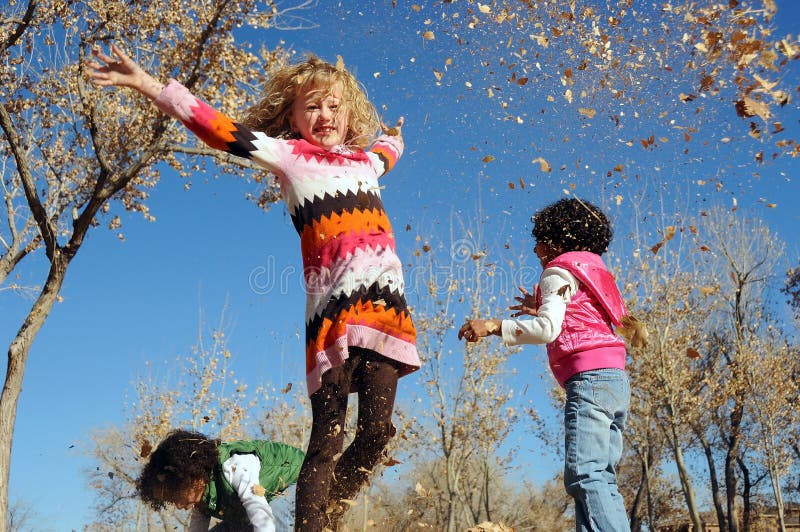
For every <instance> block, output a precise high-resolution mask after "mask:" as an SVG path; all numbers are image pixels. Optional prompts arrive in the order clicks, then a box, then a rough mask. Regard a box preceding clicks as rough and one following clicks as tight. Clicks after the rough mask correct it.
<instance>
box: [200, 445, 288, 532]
mask: <svg viewBox="0 0 800 532" xmlns="http://www.w3.org/2000/svg"><path fill="white" fill-rule="evenodd" d="M260 471H261V460H259V459H258V457H257V456H256V455H254V454H234V455H233V456H231V457H230V458H228V459H227V460H225V462H224V463H223V464H222V473H223V475H225V479H226V480H227V481H228V482H229V483H230V485H231V486H232V487H233V489H234V490H235V491H236V493H237V494H238V495H239V500H240V501H242V506H244V509H245V512H247V517H248V519H249V520H250V524H252V525H253V532H276V530H275V516H274V515H273V514H272V508H271V507H270V505H269V503H268V502H267V499H266V498H265V497H264V496H263V495H256V494H255V493H253V486H255V485H257V484H258V483H259V480H258V474H259V472H260ZM210 523H211V518H210V517H209V516H207V515H205V514H204V513H202V512H201V511H200V510H198V509H196V508H195V509H194V510H193V511H192V515H191V518H190V520H189V532H208V526H209V524H210Z"/></svg>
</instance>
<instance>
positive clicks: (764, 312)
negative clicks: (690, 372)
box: [696, 209, 783, 532]
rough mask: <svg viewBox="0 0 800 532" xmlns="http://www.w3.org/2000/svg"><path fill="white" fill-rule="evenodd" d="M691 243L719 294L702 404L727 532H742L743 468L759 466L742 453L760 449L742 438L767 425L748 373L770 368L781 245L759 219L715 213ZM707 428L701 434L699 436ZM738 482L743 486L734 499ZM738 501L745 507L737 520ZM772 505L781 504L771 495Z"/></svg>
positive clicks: (746, 514)
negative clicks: (718, 468)
mask: <svg viewBox="0 0 800 532" xmlns="http://www.w3.org/2000/svg"><path fill="white" fill-rule="evenodd" d="M696 238H697V249H698V250H699V251H700V252H701V254H702V255H703V258H704V262H705V268H706V269H707V271H709V272H718V277H717V279H718V283H719V290H718V291H717V292H716V293H715V294H714V295H715V297H716V298H717V300H718V301H719V304H718V305H716V307H715V309H716V310H715V311H714V312H711V313H710V314H709V315H708V319H706V322H705V323H706V327H707V338H708V343H707V346H708V357H707V360H706V364H707V365H708V367H707V369H706V371H707V372H708V375H709V376H712V375H713V378H708V379H706V383H707V385H708V387H709V390H711V391H712V392H713V393H712V394H711V395H709V398H710V399H711V400H710V401H709V403H708V404H709V406H710V407H711V408H710V411H712V412H714V413H715V420H716V421H717V423H715V424H713V425H712V427H713V430H718V431H719V437H718V438H716V443H717V445H718V446H719V447H720V449H721V452H722V454H723V470H722V476H723V478H724V490H725V500H726V504H725V510H726V514H727V515H726V516H725V517H726V519H727V529H728V530H730V531H731V532H738V531H739V530H747V529H749V523H750V511H751V505H750V496H751V489H752V487H753V480H755V478H756V477H753V476H752V475H751V473H752V472H751V471H749V469H747V468H748V467H750V466H752V465H755V464H756V463H758V462H757V460H756V457H755V456H748V454H752V453H753V452H754V451H753V449H757V448H758V447H759V445H754V446H749V445H748V439H749V438H751V435H752V434H753V431H754V430H755V428H756V426H757V425H760V424H762V423H767V425H769V424H770V423H771V421H769V420H768V419H767V418H764V417H763V416H762V414H766V412H761V413H760V412H759V410H760V407H759V406H758V405H759V403H761V402H763V401H764V400H765V397H761V396H760V394H758V393H755V392H756V391H757V389H756V386H755V385H756V381H755V380H754V375H753V373H752V371H753V370H754V369H756V368H760V367H763V364H769V363H770V362H769V359H770V358H771V356H772V355H771V354H770V353H769V352H770V351H772V350H774V349H776V348H777V349H780V348H781V347H780V344H779V345H777V346H776V345H774V344H773V341H774V335H773V334H772V333H770V330H771V329H772V328H773V325H772V320H771V316H770V314H769V305H768V303H769V299H768V297H767V289H768V286H769V285H770V280H771V279H772V278H773V277H774V275H775V272H776V267H777V266H778V264H779V263H780V261H781V260H782V256H783V244H782V242H781V241H780V240H779V239H778V238H777V237H776V236H775V235H774V234H773V233H772V232H771V231H770V230H769V228H768V227H767V226H766V224H765V223H764V222H762V221H761V220H758V219H754V218H748V217H746V216H743V215H741V214H739V213H737V212H734V211H723V210H720V209H715V210H712V211H710V212H709V213H707V216H702V217H700V218H699V219H697V237H696ZM770 338H772V340H770ZM767 346H769V347H767ZM765 348H766V349H765ZM759 389H760V390H761V391H763V392H767V391H768V390H767V389H766V388H764V387H759ZM778 400H779V401H780V400H781V399H778ZM712 427H705V429H704V432H705V433H708V432H709V429H710V428H712ZM763 428H765V427H763V426H762V429H763ZM763 434H764V433H763V432H762V435H763ZM762 441H764V440H762ZM748 464H749V465H748ZM740 478H742V479H743V481H744V484H743V486H742V487H743V491H741V492H740V490H739V479H740ZM739 496H742V501H743V505H744V506H743V509H744V511H743V514H742V519H741V521H740V519H739V508H738V500H739V499H738V497H739ZM776 498H777V499H780V497H779V494H778V493H776ZM776 502H777V501H776Z"/></svg>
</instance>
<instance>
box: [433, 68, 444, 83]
mask: <svg viewBox="0 0 800 532" xmlns="http://www.w3.org/2000/svg"><path fill="white" fill-rule="evenodd" d="M433 77H435V78H436V81H442V73H441V72H439V71H438V70H436V69H435V68H434V69H433Z"/></svg>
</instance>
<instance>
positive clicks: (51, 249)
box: [0, 105, 58, 260]
mask: <svg viewBox="0 0 800 532" xmlns="http://www.w3.org/2000/svg"><path fill="white" fill-rule="evenodd" d="M0 127H2V128H3V131H4V132H5V134H6V139H7V140H8V145H9V147H10V148H11V153H12V154H13V155H14V160H15V161H16V163H17V171H18V172H19V176H20V179H21V181H22V188H23V189H24V191H25V198H26V199H27V200H28V206H29V207H30V209H31V214H32V215H33V218H34V219H35V220H36V224H37V225H38V226H39V233H40V234H41V236H42V239H43V240H44V243H45V252H46V253H47V257H48V258H49V259H50V260H52V259H53V255H54V253H55V249H56V247H57V246H58V240H57V239H56V229H55V227H54V226H53V225H52V224H51V223H50V221H49V220H48V218H47V211H46V210H45V208H44V206H43V205H42V202H41V200H40V199H39V195H38V194H37V192H36V183H35V181H34V178H33V174H32V173H31V169H30V167H29V166H28V159H27V157H25V153H24V150H23V148H22V139H20V137H19V135H18V134H17V130H16V129H15V128H14V124H13V122H12V121H11V116H10V115H9V114H8V111H6V108H5V106H4V105H0Z"/></svg>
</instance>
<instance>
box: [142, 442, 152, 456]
mask: <svg viewBox="0 0 800 532" xmlns="http://www.w3.org/2000/svg"><path fill="white" fill-rule="evenodd" d="M151 452H153V446H152V445H151V444H150V442H149V441H147V440H144V442H142V447H141V449H139V456H141V457H142V458H147V457H148V456H150V453H151Z"/></svg>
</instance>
